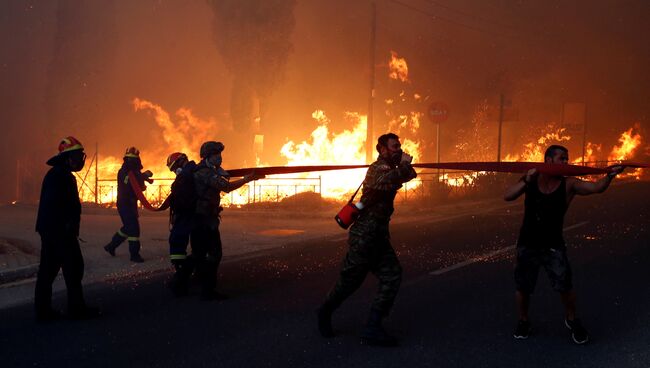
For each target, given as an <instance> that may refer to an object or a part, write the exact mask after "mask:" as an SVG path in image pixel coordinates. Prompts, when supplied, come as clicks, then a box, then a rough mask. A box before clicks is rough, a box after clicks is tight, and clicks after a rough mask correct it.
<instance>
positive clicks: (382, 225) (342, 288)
mask: <svg viewBox="0 0 650 368" xmlns="http://www.w3.org/2000/svg"><path fill="white" fill-rule="evenodd" d="M377 151H378V152H379V157H378V158H377V161H375V162H374V163H373V164H372V165H370V168H368V172H367V173H366V178H365V180H364V182H363V192H362V193H363V194H362V196H361V203H362V204H363V209H362V210H361V213H360V215H359V218H358V219H357V221H356V222H355V223H354V224H353V225H352V227H351V228H350V235H349V239H348V244H349V246H350V249H349V250H348V253H347V255H346V256H345V259H344V260H343V267H342V270H341V276H340V278H339V280H338V281H337V283H336V285H335V286H334V288H333V289H332V290H331V291H330V293H329V294H328V295H327V298H326V300H325V302H324V303H323V305H322V306H321V307H320V308H319V310H318V328H319V330H320V333H321V335H323V337H331V336H334V331H333V330H332V324H331V318H332V313H333V312H334V310H335V309H336V308H338V307H339V306H340V305H341V303H343V301H344V300H345V299H346V298H347V297H349V296H350V295H351V294H352V293H353V292H354V291H356V290H357V289H358V288H359V287H360V286H361V284H362V283H363V281H364V279H365V278H366V275H367V274H368V272H372V273H373V274H374V275H375V276H376V277H377V278H378V279H379V292H378V294H377V297H376V298H375V300H374V302H373V303H372V307H371V309H370V317H369V319H368V324H367V325H366V328H365V330H364V331H363V333H362V336H361V339H362V342H364V343H366V344H369V345H383V346H391V345H396V344H397V340H396V339H395V338H394V337H392V336H389V335H388V334H387V333H386V332H385V331H384V329H383V328H382V326H381V321H382V319H383V318H384V317H385V316H387V315H388V313H389V312H390V310H391V308H392V306H393V302H394V301H395V296H396V295H397V291H398V289H399V285H400V282H401V277H402V268H401V266H400V264H399V261H398V260H397V256H396V255H395V251H394V250H393V247H392V246H391V244H390V233H389V231H388V223H389V221H390V216H391V215H392V213H393V210H394V208H393V201H394V199H395V195H396V194H397V191H398V190H399V189H400V188H401V187H402V184H403V183H406V182H407V181H410V180H411V179H413V178H415V177H416V176H417V174H416V173H415V170H413V167H412V166H411V161H412V159H413V158H412V157H411V156H409V155H408V154H406V153H404V152H402V149H401V144H400V141H399V137H398V136H397V135H395V134H393V133H388V134H384V135H382V136H381V137H379V139H378V142H377Z"/></svg>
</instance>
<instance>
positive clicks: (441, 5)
mask: <svg viewBox="0 0 650 368" xmlns="http://www.w3.org/2000/svg"><path fill="white" fill-rule="evenodd" d="M424 1H426V2H428V3H429V4H431V5H435V6H438V7H440V8H443V9H447V10H449V11H450V12H453V13H456V14H460V15H464V16H466V17H470V18H473V19H475V20H478V21H481V22H483V23H487V24H492V25H495V26H499V27H503V28H509V29H511V30H513V31H517V32H519V31H520V30H519V29H517V27H515V26H512V25H509V24H503V23H499V22H495V21H494V20H491V19H487V18H483V17H480V16H478V15H474V14H471V13H467V12H465V11H462V10H458V9H456V8H452V7H451V6H449V5H445V4H441V3H439V2H437V1H434V0H424Z"/></svg>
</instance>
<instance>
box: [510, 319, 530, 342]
mask: <svg viewBox="0 0 650 368" xmlns="http://www.w3.org/2000/svg"><path fill="white" fill-rule="evenodd" d="M528 335H530V322H528V321H523V320H519V322H517V327H516V328H515V333H514V334H513V336H514V337H515V339H527V338H528Z"/></svg>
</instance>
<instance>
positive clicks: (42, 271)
mask: <svg viewBox="0 0 650 368" xmlns="http://www.w3.org/2000/svg"><path fill="white" fill-rule="evenodd" d="M85 160H86V154H85V153H84V148H83V146H82V144H81V142H79V141H78V140H77V139H75V138H74V137H66V138H64V139H62V140H61V142H60V143H59V154H58V155H56V156H54V157H52V158H50V159H49V160H48V161H47V164H48V165H50V166H52V168H51V169H50V170H49V171H48V172H47V174H46V175H45V178H44V179H43V187H42V188H41V199H40V201H39V205H38V216H37V219H36V231H37V232H38V233H39V234H40V236H41V262H40V264H39V267H38V276H37V278H36V290H35V296H34V306H35V310H36V320H37V321H39V322H46V321H51V320H55V319H58V318H60V316H61V315H60V313H59V312H58V311H56V310H54V309H52V283H53V282H54V279H55V278H56V276H57V274H58V273H59V270H60V269H62V270H63V278H64V280H65V285H66V288H67V294H68V316H69V317H70V318H73V319H86V318H93V317H97V316H99V310H98V309H96V308H91V307H88V306H87V305H86V303H85V301H84V297H83V292H82V286H81V280H82V278H83V273H84V260H83V255H82V254H81V247H80V246H79V239H78V237H79V223H80V221H81V203H80V201H79V192H78V190H77V180H76V179H75V177H74V175H73V174H72V172H77V171H79V170H81V169H82V168H83V167H84V164H85Z"/></svg>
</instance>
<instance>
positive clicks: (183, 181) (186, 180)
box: [167, 152, 196, 296]
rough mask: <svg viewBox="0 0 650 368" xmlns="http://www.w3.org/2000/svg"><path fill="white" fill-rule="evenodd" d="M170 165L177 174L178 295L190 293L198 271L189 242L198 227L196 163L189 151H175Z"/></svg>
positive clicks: (173, 213)
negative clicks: (195, 219)
mask: <svg viewBox="0 0 650 368" xmlns="http://www.w3.org/2000/svg"><path fill="white" fill-rule="evenodd" d="M167 167H168V168H169V170H170V171H171V172H173V173H175V174H176V179H175V180H174V182H173V183H172V188H171V194H170V196H169V199H170V202H169V223H170V224H171V229H170V232H169V256H170V258H171V262H172V264H173V265H174V269H175V270H176V273H175V274H174V278H173V279H172V282H171V284H170V286H171V289H172V292H173V293H174V295H176V296H183V295H187V293H188V288H189V279H190V276H191V275H192V272H193V270H194V260H193V257H192V255H189V256H188V255H187V245H188V244H189V242H190V235H191V233H192V229H193V228H194V211H195V210H196V189H195V188H194V171H195V170H196V163H195V162H194V161H190V160H189V159H188V158H187V155H186V154H184V153H181V152H174V153H172V154H171V155H169V157H168V158H167Z"/></svg>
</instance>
